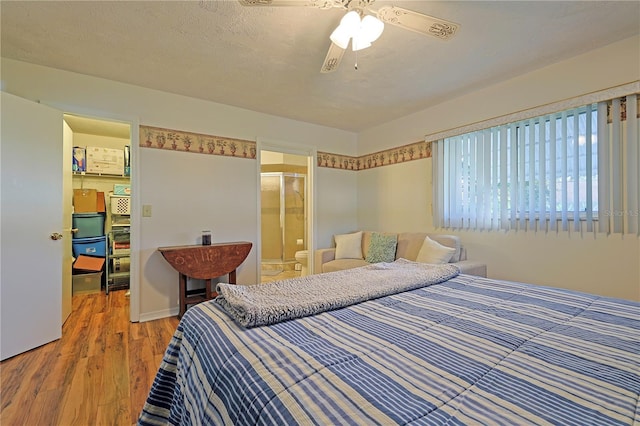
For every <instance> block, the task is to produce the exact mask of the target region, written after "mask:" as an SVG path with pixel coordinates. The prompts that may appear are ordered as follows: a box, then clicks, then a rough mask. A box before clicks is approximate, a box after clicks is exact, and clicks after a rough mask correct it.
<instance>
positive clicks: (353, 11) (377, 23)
mask: <svg viewBox="0 0 640 426" xmlns="http://www.w3.org/2000/svg"><path fill="white" fill-rule="evenodd" d="M238 1H239V2H240V3H241V4H242V5H243V6H306V7H315V8H318V9H331V8H334V7H335V8H342V9H346V10H347V13H346V14H345V15H344V17H343V18H342V20H341V21H340V25H338V27H337V28H336V29H335V30H334V31H333V33H331V36H330V40H331V45H330V46H329V51H328V52H327V56H326V57H325V59H324V62H323V64H322V68H321V69H320V72H322V73H328V72H333V71H335V70H336V69H337V68H338V65H339V64H340V61H341V60H342V56H343V55H344V52H345V50H346V49H347V47H348V45H349V41H351V46H352V49H353V50H354V51H358V50H361V49H365V48H367V47H369V46H371V43H372V42H374V41H375V40H377V38H378V37H380V35H381V34H382V31H383V30H384V24H391V25H395V26H397V27H400V28H404V29H407V30H410V31H414V32H417V33H420V34H425V35H429V36H433V37H437V38H439V39H441V40H448V39H450V38H451V37H453V36H454V35H455V33H456V31H457V30H458V28H459V27H460V26H459V25H458V24H456V23H453V22H450V21H445V20H443V19H439V18H435V17H433V16H429V15H425V14H422V13H418V12H414V11H412V10H408V9H404V8H401V7H397V6H384V7H382V8H381V9H379V10H377V11H373V10H370V9H369V6H371V5H372V4H373V3H374V2H375V0H238ZM368 13H370V14H368ZM374 15H375V16H374ZM356 69H357V65H356Z"/></svg>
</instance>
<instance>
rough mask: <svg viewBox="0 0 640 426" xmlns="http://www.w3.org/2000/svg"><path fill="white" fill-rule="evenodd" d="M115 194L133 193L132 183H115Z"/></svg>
mask: <svg viewBox="0 0 640 426" xmlns="http://www.w3.org/2000/svg"><path fill="white" fill-rule="evenodd" d="M113 195H131V185H128V184H124V183H115V184H114V185H113Z"/></svg>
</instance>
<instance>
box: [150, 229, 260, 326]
mask: <svg viewBox="0 0 640 426" xmlns="http://www.w3.org/2000/svg"><path fill="white" fill-rule="evenodd" d="M252 245H253V244H252V243H250V242H248V241H238V242H232V243H214V244H211V245H209V246H203V245H189V246H173V247H159V248H158V251H159V252H160V253H162V256H163V257H164V258H165V259H166V261H167V262H169V264H170V265H171V266H172V267H173V269H175V270H176V271H178V274H179V277H178V280H179V281H178V285H179V286H180V313H179V314H178V317H179V318H182V315H184V313H185V312H186V310H187V305H191V304H195V303H200V302H204V301H205V300H211V299H213V298H215V297H216V296H217V295H218V293H216V291H215V290H213V289H212V288H211V280H212V279H213V278H217V277H220V276H223V275H227V274H229V283H231V284H235V283H236V269H237V268H238V266H240V264H242V262H244V260H245V259H246V258H247V256H248V255H249V251H251V247H252ZM187 278H195V279H200V280H204V281H205V284H206V287H205V288H204V290H202V289H200V290H187Z"/></svg>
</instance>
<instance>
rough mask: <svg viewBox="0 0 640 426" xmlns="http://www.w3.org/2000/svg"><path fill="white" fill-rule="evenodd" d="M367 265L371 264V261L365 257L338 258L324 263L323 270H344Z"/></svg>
mask: <svg viewBox="0 0 640 426" xmlns="http://www.w3.org/2000/svg"><path fill="white" fill-rule="evenodd" d="M367 265H369V262H367V261H366V260H364V259H336V260H332V261H330V262H327V263H325V264H323V265H322V272H335V271H342V270H344V269H351V268H358V267H360V266H367Z"/></svg>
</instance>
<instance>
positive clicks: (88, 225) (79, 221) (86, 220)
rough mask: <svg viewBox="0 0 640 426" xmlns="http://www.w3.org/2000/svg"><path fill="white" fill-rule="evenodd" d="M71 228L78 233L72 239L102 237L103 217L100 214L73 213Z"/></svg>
mask: <svg viewBox="0 0 640 426" xmlns="http://www.w3.org/2000/svg"><path fill="white" fill-rule="evenodd" d="M73 227H74V228H77V229H78V232H76V233H75V234H73V238H74V239H77V238H88V237H99V236H101V235H104V215H103V214H100V213H74V215H73Z"/></svg>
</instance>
